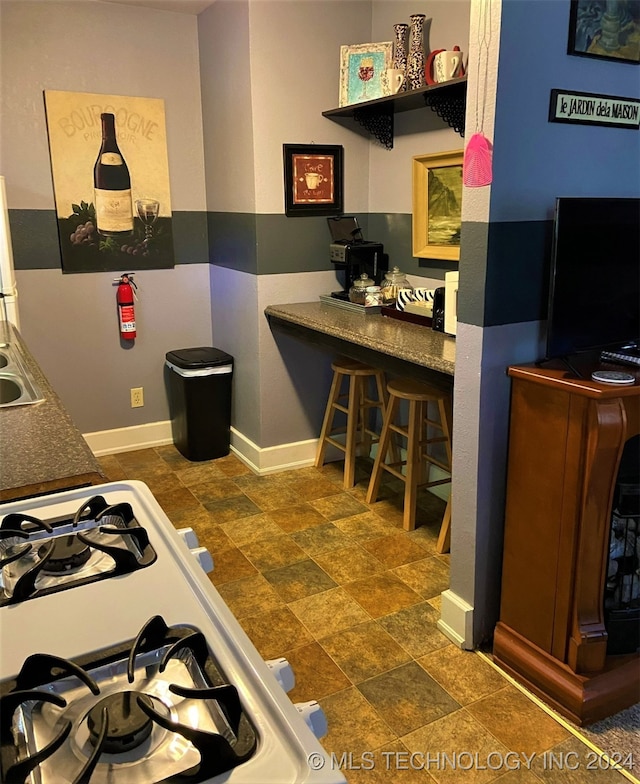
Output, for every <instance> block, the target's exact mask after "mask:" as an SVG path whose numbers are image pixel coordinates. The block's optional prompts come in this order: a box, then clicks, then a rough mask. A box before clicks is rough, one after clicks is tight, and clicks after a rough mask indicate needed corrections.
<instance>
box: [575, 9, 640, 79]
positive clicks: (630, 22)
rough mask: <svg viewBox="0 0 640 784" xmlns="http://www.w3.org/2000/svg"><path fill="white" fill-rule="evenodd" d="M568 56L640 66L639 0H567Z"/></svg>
mask: <svg viewBox="0 0 640 784" xmlns="http://www.w3.org/2000/svg"><path fill="white" fill-rule="evenodd" d="M567 52H568V53H569V54H575V55H579V56H581V57H598V58H600V59H601V60H613V61H615V62H618V63H633V64H635V65H638V63H640V0H617V2H615V3H612V2H608V0H571V10H570V13H569V45H568V47H567Z"/></svg>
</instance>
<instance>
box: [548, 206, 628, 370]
mask: <svg viewBox="0 0 640 784" xmlns="http://www.w3.org/2000/svg"><path fill="white" fill-rule="evenodd" d="M547 319H548V320H547V348H546V359H552V358H555V357H569V356H571V355H573V354H578V353H581V352H585V351H595V350H598V349H600V350H601V349H613V350H615V349H621V348H624V347H627V346H631V345H634V344H635V345H636V346H637V345H638V341H639V340H640V199H634V198H629V199H617V198H565V197H561V198H558V199H556V208H555V219H554V235H553V243H552V253H551V276H550V283H549V308H548V314H547Z"/></svg>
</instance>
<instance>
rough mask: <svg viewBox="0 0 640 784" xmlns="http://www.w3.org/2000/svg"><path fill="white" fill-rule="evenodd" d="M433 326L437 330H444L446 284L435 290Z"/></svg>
mask: <svg viewBox="0 0 640 784" xmlns="http://www.w3.org/2000/svg"><path fill="white" fill-rule="evenodd" d="M431 328H432V329H434V330H435V331H436V332H444V286H438V288H437V289H434V291H433V321H432V324H431Z"/></svg>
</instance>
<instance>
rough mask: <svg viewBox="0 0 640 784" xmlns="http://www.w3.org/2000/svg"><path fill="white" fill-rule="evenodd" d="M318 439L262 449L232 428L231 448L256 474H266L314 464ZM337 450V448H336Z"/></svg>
mask: <svg viewBox="0 0 640 784" xmlns="http://www.w3.org/2000/svg"><path fill="white" fill-rule="evenodd" d="M317 448H318V439H317V438H310V439H308V440H307V441H297V442H293V443H291V444H280V445H278V446H269V447H266V448H264V449H261V448H260V447H259V446H257V444H254V443H253V441H250V440H249V439H248V438H247V437H246V436H243V435H242V433H240V432H238V431H237V430H235V429H234V428H233V427H232V428H231V450H232V451H233V452H234V453H235V454H236V455H237V456H238V457H239V458H240V460H242V462H243V463H245V464H246V465H248V466H249V468H251V470H252V471H255V473H256V474H259V475H261V476H264V475H266V474H274V473H276V472H277V471H286V470H289V469H293V468H304V467H305V466H310V465H313V464H314V462H315V459H316V449H317ZM336 451H337V450H336Z"/></svg>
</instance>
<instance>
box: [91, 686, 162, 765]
mask: <svg viewBox="0 0 640 784" xmlns="http://www.w3.org/2000/svg"><path fill="white" fill-rule="evenodd" d="M138 700H140V701H141V702H143V703H144V704H145V705H146V706H147V708H150V709H151V710H153V701H152V700H151V698H150V697H148V696H147V695H146V694H145V693H144V692H141V691H134V690H127V691H121V692H117V693H116V694H110V695H109V696H108V697H105V698H104V699H102V700H100V702H98V703H96V704H95V705H94V706H93V708H92V709H91V710H90V711H89V715H88V716H87V725H88V727H89V740H90V741H91V743H92V745H93V746H96V745H98V739H99V737H100V735H101V733H102V729H103V725H104V722H105V721H106V722H107V728H106V732H105V735H104V741H103V743H102V751H103V752H104V753H106V754H121V753H122V752H124V751H130V750H131V749H135V748H137V747H138V746H140V744H141V743H144V741H145V740H146V739H147V738H148V737H149V735H151V730H152V728H153V720H152V719H151V718H149V716H147V714H146V713H144V712H143V711H142V708H140V707H139V706H138Z"/></svg>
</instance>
